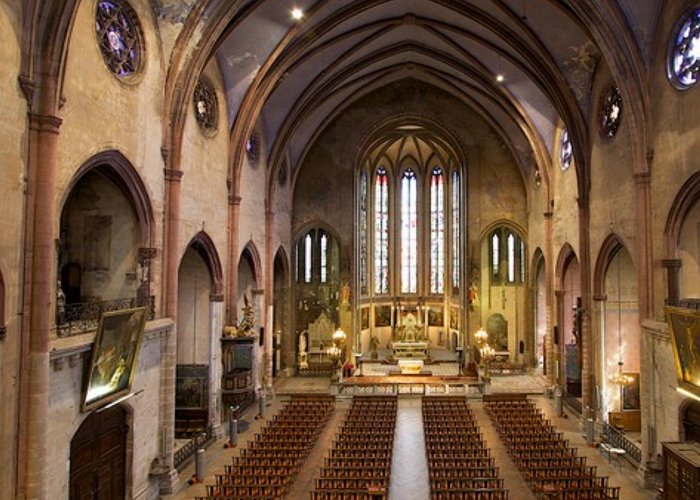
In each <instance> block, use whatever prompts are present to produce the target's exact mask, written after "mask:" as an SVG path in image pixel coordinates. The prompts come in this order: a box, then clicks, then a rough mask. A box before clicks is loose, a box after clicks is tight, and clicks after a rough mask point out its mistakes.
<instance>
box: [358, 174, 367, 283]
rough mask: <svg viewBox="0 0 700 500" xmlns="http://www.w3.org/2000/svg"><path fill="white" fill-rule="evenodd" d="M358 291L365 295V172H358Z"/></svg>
mask: <svg viewBox="0 0 700 500" xmlns="http://www.w3.org/2000/svg"><path fill="white" fill-rule="evenodd" d="M359 226H360V228H359V229H360V234H359V246H360V265H359V267H360V269H359V271H360V293H361V294H362V295H367V172H365V171H362V172H360V224H359Z"/></svg>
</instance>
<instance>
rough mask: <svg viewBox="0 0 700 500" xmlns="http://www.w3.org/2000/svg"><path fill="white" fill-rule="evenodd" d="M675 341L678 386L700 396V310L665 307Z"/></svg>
mask: <svg viewBox="0 0 700 500" xmlns="http://www.w3.org/2000/svg"><path fill="white" fill-rule="evenodd" d="M664 310H665V312H666V318H667V319H668V326H669V329H670V330H671V340H672V342H673V356H674V358H675V361H676V379H677V380H678V387H680V388H682V389H685V390H687V391H690V392H692V393H693V394H695V395H697V396H700V311H694V310H691V309H685V308H681V307H670V306H667V307H665V308H664Z"/></svg>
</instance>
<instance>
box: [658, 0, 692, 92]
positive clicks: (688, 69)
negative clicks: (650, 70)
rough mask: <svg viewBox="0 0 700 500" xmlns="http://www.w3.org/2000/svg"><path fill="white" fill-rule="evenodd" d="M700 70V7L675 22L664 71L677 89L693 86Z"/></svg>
mask: <svg viewBox="0 0 700 500" xmlns="http://www.w3.org/2000/svg"><path fill="white" fill-rule="evenodd" d="M698 72H700V9H697V8H696V9H693V10H692V11H691V12H689V13H688V14H686V15H685V16H684V17H682V18H681V19H680V20H679V21H678V22H677V23H676V27H675V30H674V32H673V36H672V38H671V44H670V46H669V49H668V59H667V61H666V73H667V76H668V79H669V81H670V82H671V84H673V85H674V86H675V87H676V88H677V89H679V90H685V89H689V88H691V87H693V86H694V85H695V84H696V83H697V82H698Z"/></svg>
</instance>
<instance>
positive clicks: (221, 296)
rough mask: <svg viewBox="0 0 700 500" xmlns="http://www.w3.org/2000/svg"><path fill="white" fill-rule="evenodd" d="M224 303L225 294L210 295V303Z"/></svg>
mask: <svg viewBox="0 0 700 500" xmlns="http://www.w3.org/2000/svg"><path fill="white" fill-rule="evenodd" d="M223 301H224V294H223V293H210V294H209V302H223Z"/></svg>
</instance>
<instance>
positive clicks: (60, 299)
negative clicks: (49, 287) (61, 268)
mask: <svg viewBox="0 0 700 500" xmlns="http://www.w3.org/2000/svg"><path fill="white" fill-rule="evenodd" d="M56 322H57V323H58V324H59V325H62V324H63V323H65V322H66V294H65V293H63V287H62V286H61V280H58V282H57V283H56Z"/></svg>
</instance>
